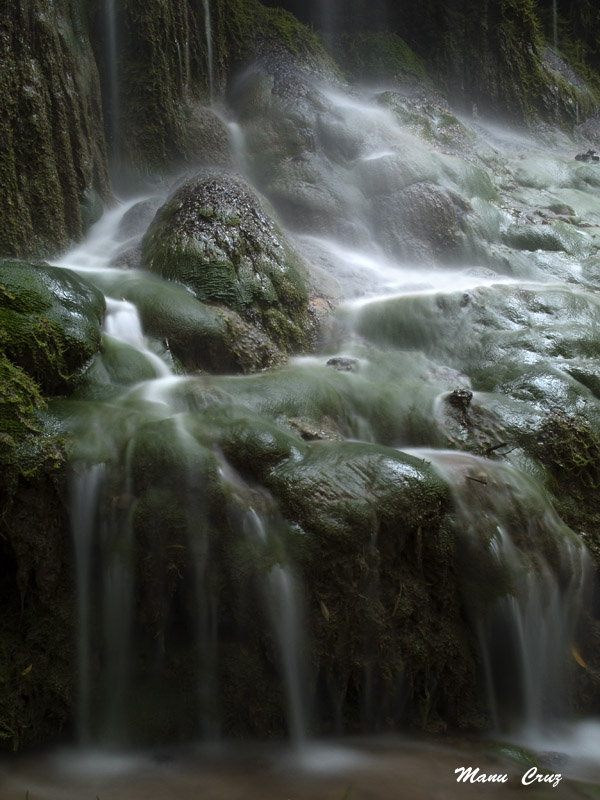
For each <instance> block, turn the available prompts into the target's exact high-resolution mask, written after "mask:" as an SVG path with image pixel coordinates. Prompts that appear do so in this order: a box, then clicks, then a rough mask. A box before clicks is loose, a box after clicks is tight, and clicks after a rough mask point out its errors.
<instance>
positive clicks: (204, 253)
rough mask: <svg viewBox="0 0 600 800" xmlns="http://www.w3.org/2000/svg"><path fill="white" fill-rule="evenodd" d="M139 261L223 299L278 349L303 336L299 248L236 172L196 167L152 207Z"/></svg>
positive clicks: (206, 298)
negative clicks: (157, 206)
mask: <svg viewBox="0 0 600 800" xmlns="http://www.w3.org/2000/svg"><path fill="white" fill-rule="evenodd" d="M143 265H144V266H145V267H146V269H148V270H150V271H152V272H154V273H157V274H158V275H161V276H162V277H163V278H167V279H169V280H173V281H177V282H178V283H181V284H183V285H184V286H187V287H188V288H189V289H190V290H191V291H192V292H193V293H194V295H195V296H196V298H197V299H198V300H200V301H201V302H203V303H208V304H213V305H221V306H225V307H226V308H228V309H231V310H232V311H235V312H236V313H238V314H240V316H241V317H242V318H244V319H245V320H246V321H247V322H249V323H251V324H253V325H256V326H257V327H258V329H259V330H261V331H263V332H264V333H266V334H267V335H268V336H269V337H270V338H271V339H272V340H273V342H274V343H275V344H276V345H277V346H278V347H280V348H282V349H283V350H284V351H288V352H290V351H293V350H298V349H302V348H303V346H306V343H307V334H306V330H305V327H306V322H307V292H306V288H305V285H304V280H303V277H302V272H303V271H304V270H303V266H302V262H301V260H300V258H299V256H298V255H297V254H296V253H295V252H294V251H293V250H292V248H291V247H290V245H289V244H288V243H287V241H286V239H285V237H284V235H283V233H282V232H281V230H280V229H279V228H278V226H277V225H276V223H275V222H274V221H273V220H272V219H271V218H270V217H269V215H268V213H267V212H266V211H265V209H264V207H263V205H262V204H261V202H260V200H259V198H258V197H257V196H256V195H255V194H254V192H253V191H252V190H251V189H250V187H249V186H248V185H247V184H246V183H245V181H243V180H242V179H241V178H239V177H236V176H234V175H230V174H227V173H201V174H199V175H197V176H196V177H195V178H191V179H188V180H187V181H185V183H184V184H183V185H182V186H181V187H179V188H178V189H177V190H176V191H175V192H174V193H173V194H172V195H171V197H170V198H169V199H168V200H167V202H166V203H165V204H164V206H163V207H162V208H161V209H160V210H159V212H158V214H157V216H156V218H155V220H154V222H153V223H152V225H151V226H150V228H149V230H148V232H147V233H146V236H145V238H144V242H143Z"/></svg>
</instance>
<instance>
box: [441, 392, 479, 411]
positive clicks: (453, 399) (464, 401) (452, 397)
mask: <svg viewBox="0 0 600 800" xmlns="http://www.w3.org/2000/svg"><path fill="white" fill-rule="evenodd" d="M445 399H446V402H447V403H449V404H450V405H451V406H454V407H455V408H458V409H460V410H461V411H466V410H467V408H468V407H469V406H470V405H471V400H472V399H473V392H470V391H469V390H468V389H454V391H453V392H450V394H449V395H448V396H447V397H446V398H445Z"/></svg>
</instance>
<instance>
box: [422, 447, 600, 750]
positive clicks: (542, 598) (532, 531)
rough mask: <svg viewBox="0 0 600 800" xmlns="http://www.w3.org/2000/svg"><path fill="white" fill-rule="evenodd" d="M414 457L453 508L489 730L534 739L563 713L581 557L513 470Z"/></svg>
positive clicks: (582, 583)
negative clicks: (436, 478)
mask: <svg viewBox="0 0 600 800" xmlns="http://www.w3.org/2000/svg"><path fill="white" fill-rule="evenodd" d="M422 455H423V457H425V458H427V459H430V460H431V461H432V463H433V464H434V465H435V467H436V468H437V469H438V470H439V471H440V474H441V475H442V476H443V478H444V480H446V481H447V482H448V484H449V486H450V489H451V491H452V494H453V497H454V500H455V505H456V509H457V514H458V519H457V521H458V525H459V527H460V529H461V541H462V547H463V548H464V550H463V556H462V558H461V559H459V562H460V564H461V566H460V567H459V568H460V569H462V570H463V571H464V573H465V574H464V576H463V590H464V593H465V602H466V605H467V607H468V608H469V609H470V613H471V614H472V615H473V618H474V620H475V627H476V630H477V632H478V637H479V643H480V648H481V654H482V660H483V667H484V672H485V678H486V685H487V690H488V699H489V705H490V709H491V712H492V717H493V721H494V725H495V728H496V730H500V731H505V732H506V731H509V732H515V731H517V732H519V733H520V734H522V735H525V736H529V737H535V736H539V735H540V734H541V733H542V732H544V730H545V728H546V726H547V725H548V723H549V722H553V721H556V720H557V719H560V718H562V717H563V716H564V713H565V710H566V708H567V705H568V704H567V691H566V689H567V680H566V676H567V673H566V665H567V660H568V659H569V658H570V653H571V649H572V647H573V646H574V644H575V641H576V633H577V626H578V623H579V621H580V617H581V614H582V611H583V608H584V600H585V598H586V591H587V588H588V587H589V574H590V563H589V556H588V554H587V551H586V550H585V548H584V547H583V546H582V545H581V544H580V543H579V541H578V540H577V539H576V538H575V536H574V535H573V534H572V532H571V531H570V530H569V529H568V528H566V526H565V525H564V524H563V523H562V522H561V520H560V519H559V518H558V516H557V515H556V513H555V511H554V509H553V508H552V506H551V505H550V504H549V502H548V500H547V499H546V498H545V496H544V494H543V493H542V492H541V491H540V490H539V488H537V486H536V485H535V484H534V483H533V482H532V481H531V480H530V479H529V478H528V477H527V476H526V475H524V474H523V473H521V472H519V471H518V470H515V469H514V468H512V467H510V466H508V465H505V464H501V463H496V462H492V461H490V460H488V459H483V458H480V457H478V456H473V455H470V454H465V453H456V452H444V451H423V452H422Z"/></svg>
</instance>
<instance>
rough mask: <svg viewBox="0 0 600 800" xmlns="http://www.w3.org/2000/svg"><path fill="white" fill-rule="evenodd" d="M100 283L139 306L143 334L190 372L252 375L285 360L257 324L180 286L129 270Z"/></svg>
mask: <svg viewBox="0 0 600 800" xmlns="http://www.w3.org/2000/svg"><path fill="white" fill-rule="evenodd" d="M102 285H103V288H104V289H105V291H107V292H108V293H110V294H113V295H114V296H117V297H124V298H125V299H126V300H129V301H131V302H132V303H135V305H136V306H137V308H138V310H139V313H140V317H141V320H142V324H143V327H144V330H145V332H146V333H147V334H148V335H150V336H153V337H154V338H155V339H159V340H162V341H163V342H164V344H165V345H166V346H167V347H168V349H169V350H170V351H171V352H172V354H173V355H174V356H175V358H176V359H177V360H178V361H179V362H180V363H181V364H182V365H183V366H184V367H185V368H186V369H189V370H198V369H201V370H207V371H209V372H214V373H228V372H229V373H231V372H233V373H236V372H252V371H253V370H260V369H265V368H267V367H272V366H274V365H276V364H279V363H281V362H282V361H284V360H285V355H284V353H283V352H282V350H280V349H279V348H278V347H277V346H276V345H275V344H274V343H273V342H272V341H271V339H270V338H269V337H268V336H267V335H266V334H265V333H264V331H262V330H261V328H260V327H259V326H257V325H254V324H252V323H251V322H248V321H247V320H245V319H243V318H242V317H241V316H240V315H239V314H237V313H236V312H235V311H231V310H230V309H228V308H223V307H222V306H216V305H208V304H206V303H202V302H200V301H199V300H197V299H196V298H195V297H194V295H193V294H191V293H190V292H189V291H187V290H186V289H185V288H184V287H183V286H180V285H178V284H176V283H173V282H166V281H164V280H160V279H159V278H158V277H156V276H154V275H152V274H149V273H145V274H144V273H139V272H134V271H131V272H127V273H125V274H123V275H122V276H119V277H117V278H114V277H110V278H109V279H108V280H107V281H105V282H103V284H102Z"/></svg>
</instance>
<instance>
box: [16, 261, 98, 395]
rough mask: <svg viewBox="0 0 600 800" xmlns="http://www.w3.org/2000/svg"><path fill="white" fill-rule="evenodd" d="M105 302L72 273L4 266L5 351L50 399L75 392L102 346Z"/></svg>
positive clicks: (94, 290) (31, 266)
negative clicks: (62, 393)
mask: <svg viewBox="0 0 600 800" xmlns="http://www.w3.org/2000/svg"><path fill="white" fill-rule="evenodd" d="M103 313H104V298H103V296H102V294H101V293H100V292H99V291H98V290H97V289H95V288H93V287H92V286H91V285H90V284H88V283H87V282H85V281H83V280H82V279H80V278H78V277H77V276H76V275H75V274H74V273H73V272H70V271H69V270H63V269H59V268H57V267H49V266H42V265H34V264H28V263H26V262H19V261H6V260H5V261H0V350H1V351H2V352H4V353H5V354H6V356H7V357H8V358H10V359H11V360H12V361H13V362H14V363H16V364H18V365H19V366H20V367H22V368H23V369H25V370H26V371H27V373H28V374H29V375H30V376H31V377H32V378H33V379H34V380H35V381H37V382H38V383H39V385H40V387H41V389H42V390H43V391H44V392H46V393H49V394H53V393H55V392H58V391H61V390H66V389H67V388H73V386H74V384H75V383H76V381H77V379H78V378H79V376H80V374H81V372H82V371H83V369H84V368H85V366H86V365H87V364H88V363H89V362H90V360H91V359H92V356H93V355H94V354H95V353H96V351H97V350H98V347H99V344H100V320H101V319H102V315H103Z"/></svg>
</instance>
